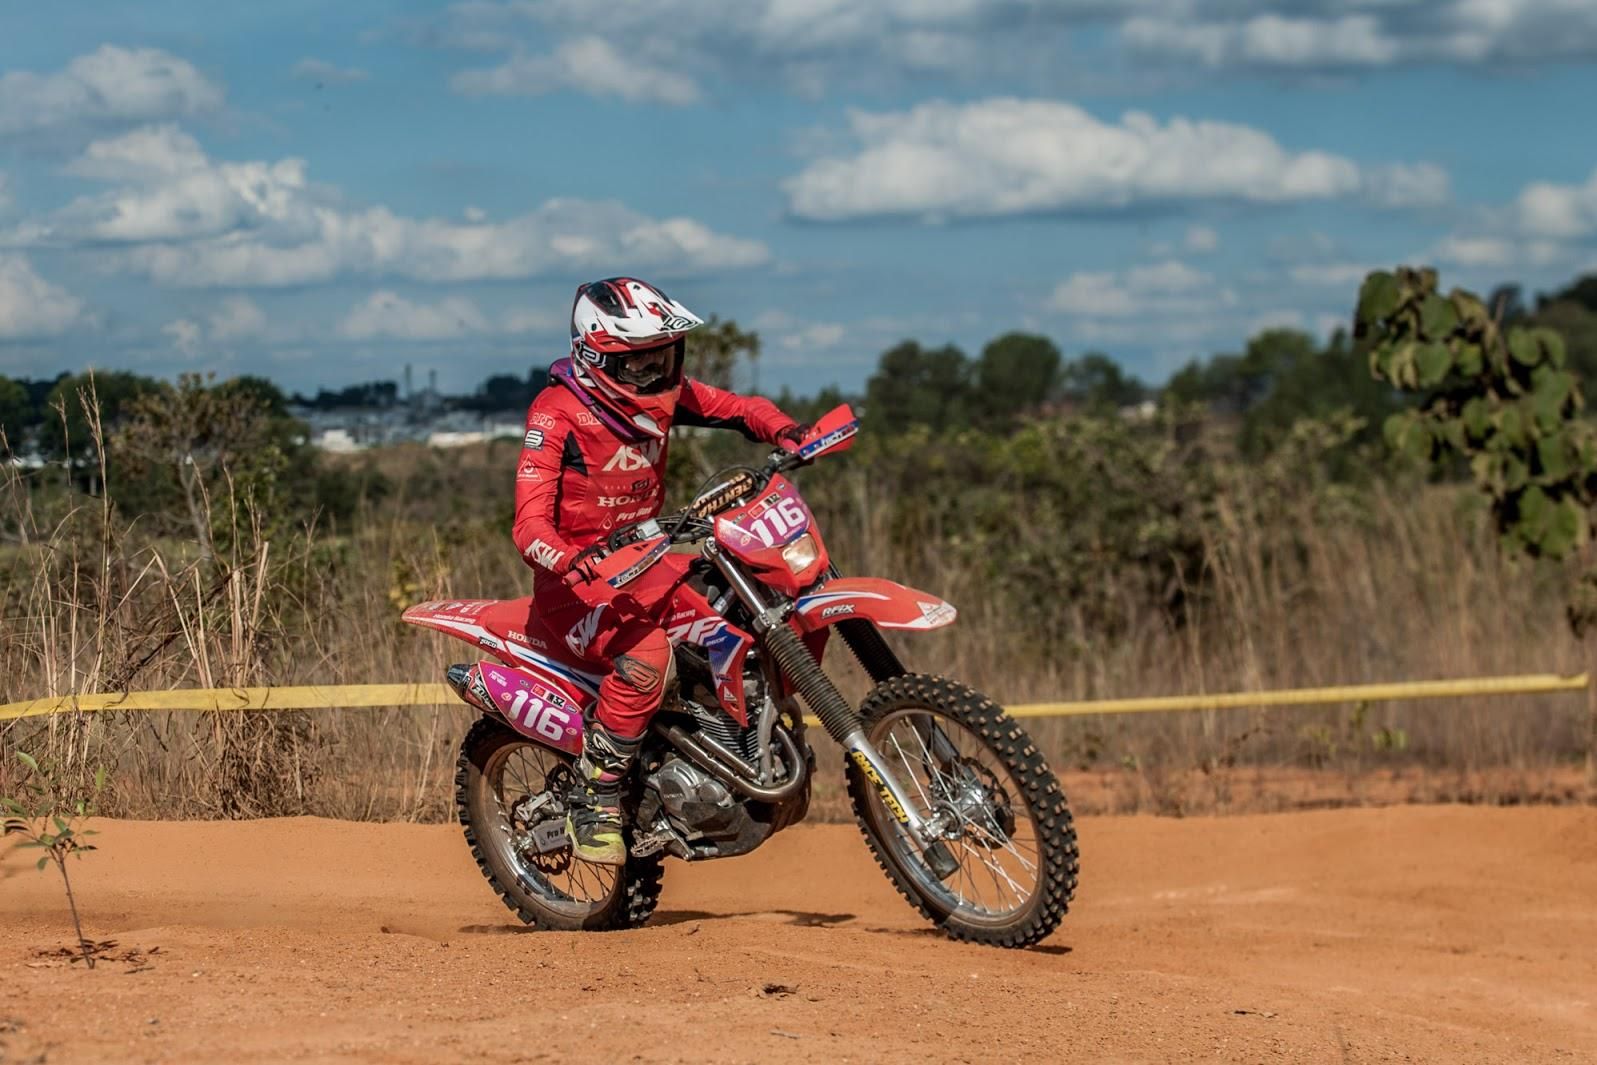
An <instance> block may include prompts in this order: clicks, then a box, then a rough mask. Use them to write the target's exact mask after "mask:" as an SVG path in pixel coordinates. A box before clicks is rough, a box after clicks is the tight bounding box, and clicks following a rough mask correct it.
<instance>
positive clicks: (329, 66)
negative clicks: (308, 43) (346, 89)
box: [289, 56, 371, 85]
mask: <svg viewBox="0 0 1597 1065" xmlns="http://www.w3.org/2000/svg"><path fill="white" fill-rule="evenodd" d="M289 74H290V76H292V77H293V78H295V79H296V80H298V81H314V82H319V83H321V84H323V85H348V84H349V83H350V82H355V81H365V80H366V79H367V78H370V77H371V74H369V73H368V72H367V71H364V70H362V69H361V68H360V67H341V66H339V65H337V64H336V63H329V62H327V61H326V60H325V59H314V58H311V57H310V56H307V57H305V58H304V59H301V60H300V61H299V62H298V63H295V64H294V69H293V70H291V71H290V72H289Z"/></svg>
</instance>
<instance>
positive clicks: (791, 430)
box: [776, 422, 810, 451]
mask: <svg viewBox="0 0 1597 1065" xmlns="http://www.w3.org/2000/svg"><path fill="white" fill-rule="evenodd" d="M809 435H810V427H809V425H808V423H806V422H796V423H794V424H793V425H790V426H788V427H787V428H786V429H783V430H782V431H781V432H780V433H777V434H776V442H777V443H778V444H781V445H782V447H784V448H785V449H787V450H788V451H797V450H798V449H799V445H800V444H802V443H803V442H804V438H805V437H806V436H809Z"/></svg>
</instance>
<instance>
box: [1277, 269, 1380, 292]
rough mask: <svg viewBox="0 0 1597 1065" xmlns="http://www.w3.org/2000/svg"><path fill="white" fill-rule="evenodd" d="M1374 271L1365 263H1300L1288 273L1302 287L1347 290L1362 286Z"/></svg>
mask: <svg viewBox="0 0 1597 1065" xmlns="http://www.w3.org/2000/svg"><path fill="white" fill-rule="evenodd" d="M1374 269H1375V267H1373V266H1368V265H1365V264H1364V263H1299V264H1298V265H1297V266H1294V267H1292V268H1291V269H1290V270H1288V271H1287V273H1288V275H1289V276H1290V277H1291V278H1292V280H1293V281H1296V282H1297V283H1298V284H1300V285H1316V286H1323V287H1325V288H1346V287H1348V286H1349V285H1359V284H1362V283H1363V281H1364V275H1366V274H1368V273H1369V272H1370V271H1371V270H1374Z"/></svg>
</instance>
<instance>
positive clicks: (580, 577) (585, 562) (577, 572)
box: [561, 553, 599, 588]
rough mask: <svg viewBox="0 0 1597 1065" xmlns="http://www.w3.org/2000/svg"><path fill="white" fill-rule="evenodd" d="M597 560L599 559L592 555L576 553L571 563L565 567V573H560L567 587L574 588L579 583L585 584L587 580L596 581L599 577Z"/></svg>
mask: <svg viewBox="0 0 1597 1065" xmlns="http://www.w3.org/2000/svg"><path fill="white" fill-rule="evenodd" d="M598 562H599V560H598V559H597V558H595V557H594V556H593V555H590V554H586V553H578V554H577V556H576V557H575V558H573V559H572V560H571V565H570V566H568V567H567V568H566V571H565V573H563V574H561V578H562V579H563V580H564V581H565V582H566V585H567V587H571V588H575V587H576V586H577V585H579V584H586V583H588V582H589V581H596V580H598V579H599V570H598Z"/></svg>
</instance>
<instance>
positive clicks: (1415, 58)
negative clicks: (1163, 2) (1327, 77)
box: [1120, 0, 1597, 71]
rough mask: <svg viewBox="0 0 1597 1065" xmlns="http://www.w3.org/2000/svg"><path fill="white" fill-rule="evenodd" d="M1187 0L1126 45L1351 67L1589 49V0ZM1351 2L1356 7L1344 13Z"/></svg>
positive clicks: (1491, 64)
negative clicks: (1285, 6)
mask: <svg viewBox="0 0 1597 1065" xmlns="http://www.w3.org/2000/svg"><path fill="white" fill-rule="evenodd" d="M1280 6H1281V5H1279V4H1275V3H1271V2H1268V0H1185V2H1180V3H1175V4H1172V5H1170V6H1168V7H1164V8H1162V9H1154V10H1150V11H1149V12H1147V13H1146V14H1134V15H1133V16H1131V17H1129V18H1127V19H1126V20H1125V21H1124V22H1122V23H1121V25H1120V37H1121V40H1122V41H1123V42H1124V43H1125V44H1126V46H1127V47H1128V48H1129V49H1131V50H1132V51H1133V52H1136V53H1140V54H1142V55H1143V56H1150V55H1151V56H1163V57H1167V58H1171V59H1176V60H1183V61H1188V62H1194V63H1198V64H1200V65H1202V66H1205V67H1209V68H1214V69H1235V68H1254V69H1262V70H1275V71H1283V70H1285V71H1292V70H1303V71H1317V70H1357V69H1370V68H1377V67H1390V66H1397V65H1412V64H1414V63H1420V62H1436V63H1452V64H1460V65H1471V66H1474V65H1478V66H1481V67H1484V68H1488V69H1492V68H1495V67H1498V66H1501V65H1504V64H1513V63H1527V64H1528V63H1539V62H1547V61H1557V60H1578V59H1582V58H1588V59H1589V58H1592V57H1594V56H1597V5H1594V4H1592V3H1591V2H1590V0H1409V2H1401V3H1393V2H1366V3H1352V4H1349V3H1347V2H1345V0H1297V2H1295V3H1294V4H1292V5H1291V6H1292V8H1293V11H1292V13H1290V14H1282V13H1280V12H1279V11H1278V10H1277V9H1278V8H1279V7H1280ZM1349 7H1354V8H1358V9H1360V10H1357V11H1356V12H1352V13H1350V12H1349V11H1348V10H1347V9H1348V8H1349Z"/></svg>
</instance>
